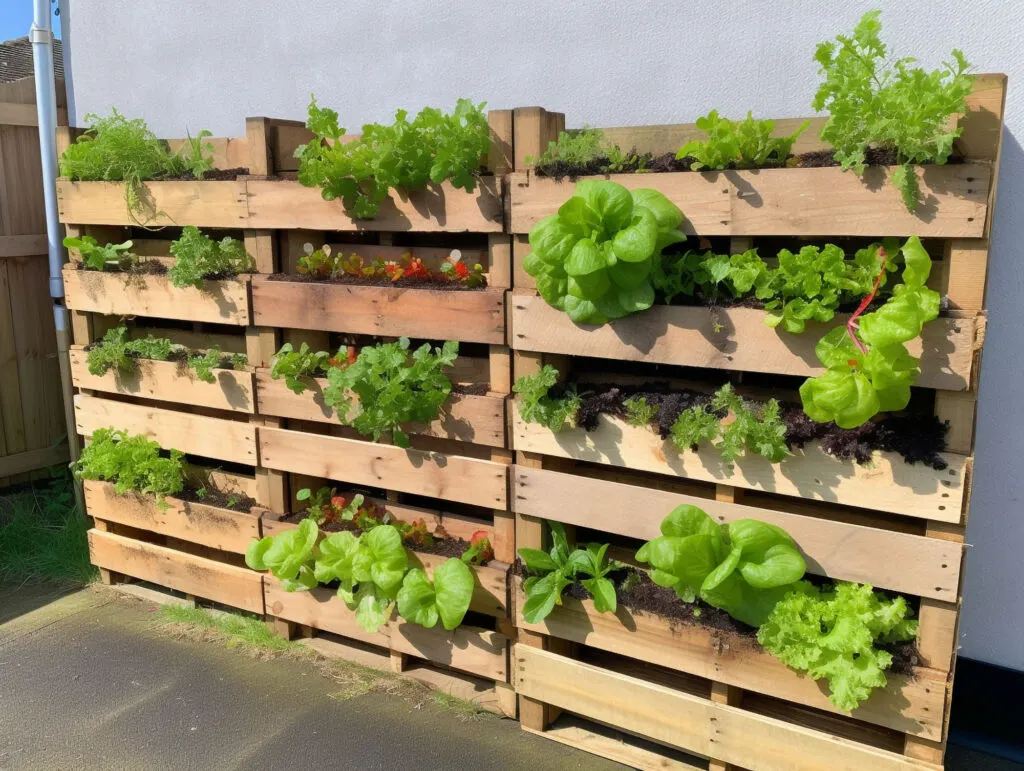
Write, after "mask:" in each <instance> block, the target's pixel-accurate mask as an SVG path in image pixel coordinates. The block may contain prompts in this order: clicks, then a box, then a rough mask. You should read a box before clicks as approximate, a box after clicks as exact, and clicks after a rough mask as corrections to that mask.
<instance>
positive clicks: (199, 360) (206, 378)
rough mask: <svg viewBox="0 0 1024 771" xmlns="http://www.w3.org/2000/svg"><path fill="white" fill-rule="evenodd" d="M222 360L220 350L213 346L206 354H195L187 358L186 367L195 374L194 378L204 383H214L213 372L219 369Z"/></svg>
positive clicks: (215, 379)
mask: <svg viewBox="0 0 1024 771" xmlns="http://www.w3.org/2000/svg"><path fill="white" fill-rule="evenodd" d="M223 358H224V357H223V356H222V355H221V352H220V348H218V347H217V346H213V348H210V349H209V350H207V351H206V353H197V354H193V355H192V356H189V357H188V366H189V367H190V368H191V369H192V370H193V371H194V372H195V373H196V377H197V378H199V379H200V380H202V381H203V382H204V383H216V382H217V378H216V376H214V374H213V370H214V369H217V368H219V367H220V362H221V359H223Z"/></svg>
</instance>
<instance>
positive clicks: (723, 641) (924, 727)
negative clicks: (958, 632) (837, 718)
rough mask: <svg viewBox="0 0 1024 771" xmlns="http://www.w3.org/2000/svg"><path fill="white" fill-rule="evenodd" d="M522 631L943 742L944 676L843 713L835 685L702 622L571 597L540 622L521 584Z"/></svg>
mask: <svg viewBox="0 0 1024 771" xmlns="http://www.w3.org/2000/svg"><path fill="white" fill-rule="evenodd" d="M515 584H516V588H515V592H516V600H515V606H516V608H517V613H516V626H517V627H519V628H520V629H528V630H530V631H532V632H539V633H542V634H546V635H551V636H552V637H557V638H559V639H561V640H569V641H572V642H575V643H580V644H582V645H587V646H589V647H591V648H598V649H600V650H604V651H609V652H611V653H616V654H619V655H622V656H628V657H630V658H633V659H637V660H638V661H644V662H647V663H650V664H654V665H657V666H662V667H668V668H670V669H674V670H677V671H680V672H686V673H688V674H691V675H696V676H698V677H705V678H708V679H711V680H713V681H714V682H716V683H720V684H722V685H726V686H731V687H733V688H740V689H743V690H745V691H756V692H758V693H763V694H766V695H769V696H772V697H773V698H777V699H785V700H787V701H792V702H795V703H797V704H803V705H806V706H808V707H813V708H815V709H820V710H824V711H826V712H832V713H837V714H843V715H847V716H850V717H854V718H856V719H858V720H863V721H865V722H868V723H872V724H873V725H881V726H885V727H886V728H891V729H893V730H896V731H900V732H902V733H907V734H913V735H915V736H922V737H925V738H928V739H932V740H938V739H939V738H941V736H942V731H943V713H944V707H945V700H946V696H947V693H946V683H945V677H944V675H943V674H942V673H941V672H937V671H933V670H926V669H918V670H916V671H915V674H914V675H913V676H908V675H897V674H892V673H890V674H888V675H887V676H886V679H887V680H888V683H887V684H886V686H885V687H884V688H877V689H875V690H874V691H873V692H872V694H871V697H870V698H869V699H867V700H866V701H864V702H862V703H861V705H860V706H859V707H858V708H857V709H856V710H854V711H853V712H846V711H843V710H840V709H839V708H837V707H836V706H834V705H833V704H832V702H831V701H829V699H828V686H827V684H826V683H824V682H818V681H815V680H811V679H810V678H808V677H806V676H805V675H804V674H802V673H799V672H796V671H795V670H792V669H790V668H789V667H787V666H786V665H785V664H783V663H782V662H781V661H779V660H778V659H777V658H775V657H774V656H772V655H771V654H770V653H768V652H766V651H765V650H764V649H762V648H761V647H760V646H759V645H758V644H757V642H756V640H755V639H754V638H752V637H749V638H745V637H741V636H739V635H735V634H729V633H726V632H721V631H720V630H715V629H710V628H708V627H703V626H700V625H697V624H692V623H691V624H687V623H684V622H680V621H676V620H673V619H667V618H660V617H658V616H654V615H650V614H647V613H634V612H631V611H630V610H628V609H627V608H625V607H622V606H620V607H619V608H618V609H617V610H616V612H615V613H599V612H598V611H597V610H595V609H594V604H593V602H591V601H590V600H585V601H581V600H577V599H574V598H572V597H565V598H563V600H562V605H561V606H558V607H556V608H555V609H554V610H553V611H552V612H551V614H550V615H549V616H548V617H547V618H546V619H545V620H544V621H543V622H541V623H539V624H531V623H528V622H527V621H526V620H525V619H524V618H523V617H522V614H521V613H520V612H519V608H521V607H522V605H523V603H524V602H525V600H526V598H525V595H524V594H523V593H522V588H521V585H520V581H519V580H516V581H515Z"/></svg>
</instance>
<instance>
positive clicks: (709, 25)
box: [61, 0, 1024, 669]
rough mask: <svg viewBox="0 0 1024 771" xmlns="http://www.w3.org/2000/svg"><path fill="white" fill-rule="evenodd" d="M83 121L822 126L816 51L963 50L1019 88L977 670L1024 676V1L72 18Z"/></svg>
mask: <svg viewBox="0 0 1024 771" xmlns="http://www.w3.org/2000/svg"><path fill="white" fill-rule="evenodd" d="M61 6H62V19H63V24H64V25H65V27H64V30H65V34H64V40H65V60H66V62H67V66H68V69H69V73H70V84H71V87H72V94H71V95H72V97H73V113H72V118H73V119H76V120H78V122H79V123H81V118H82V116H84V115H85V114H86V113H87V112H90V111H99V112H103V113H106V112H108V111H109V109H110V107H111V106H114V105H116V106H117V107H118V108H119V109H121V110H122V111H123V112H125V113H126V114H128V115H131V116H142V117H144V118H145V119H146V120H147V121H148V122H149V125H150V126H151V127H152V128H153V130H154V131H156V133H157V134H158V135H160V136H181V135H182V134H183V132H184V129H185V128H186V127H187V128H188V129H190V130H192V131H193V132H194V131H195V130H196V129H199V128H208V129H210V130H212V131H213V133H214V134H215V135H217V136H238V135H241V134H242V133H243V132H244V118H245V117H246V116H248V115H268V116H273V117H286V118H304V117H305V108H306V105H307V104H308V101H309V95H310V93H311V92H315V93H316V94H317V96H318V98H319V99H320V102H321V104H324V105H329V106H331V107H334V108H335V109H337V110H338V111H339V113H340V115H341V119H342V124H343V125H347V126H350V127H354V126H359V125H361V124H362V123H364V122H367V121H374V120H382V121H383V120H387V119H389V118H390V117H391V116H392V114H393V112H394V110H395V109H396V108H400V107H401V108H406V109H408V110H410V111H415V110H417V109H419V108H420V107H422V106H423V105H428V104H429V105H435V106H439V107H446V108H447V107H450V106H451V105H452V104H453V103H454V101H455V100H456V99H457V98H458V97H461V96H466V97H470V98H473V99H474V100H477V101H482V100H486V101H487V102H488V103H489V105H490V106H491V107H495V108H503V107H515V106H522V105H534V104H539V105H542V106H544V107H546V108H548V109H552V110H558V111H562V112H565V114H566V117H567V121H568V123H569V125H570V126H579V125H582V124H585V123H588V124H591V125H598V126H601V125H604V126H611V125H631V124H633V125H641V124H650V123H677V122H690V121H693V120H694V119H696V118H697V117H698V116H699V115H701V114H703V113H705V112H707V111H708V110H710V109H712V108H718V110H719V111H720V112H722V113H723V114H726V115H730V116H739V115H742V114H745V112H746V111H747V110H748V109H751V110H753V111H754V113H755V115H759V116H762V117H778V116H783V117H787V116H789V117H791V116H802V115H808V114H810V106H809V105H810V101H811V98H812V95H813V93H814V90H815V87H816V85H817V82H818V78H817V74H816V66H815V64H814V62H813V61H812V55H813V53H814V47H815V45H816V44H817V43H818V42H820V41H823V40H826V39H829V38H832V37H833V36H834V35H836V34H837V33H840V32H847V31H850V30H852V28H853V26H854V24H855V23H856V21H857V19H858V18H859V17H860V14H861V13H862V12H864V11H866V10H870V9H871V8H877V7H881V8H882V9H883V15H882V21H883V24H884V26H885V30H884V37H885V39H886V41H887V42H889V43H890V46H891V48H890V51H892V52H894V53H896V54H897V55H910V54H913V55H916V56H917V57H918V58H919V59H921V60H922V61H923V62H924V63H925V64H926V65H928V66H935V65H937V64H938V63H939V62H940V61H941V60H942V59H943V58H944V57H946V56H947V54H948V52H949V50H950V49H951V48H953V47H954V46H956V47H960V48H962V49H963V50H964V52H965V54H966V55H967V58H968V60H969V61H970V62H971V63H972V64H973V65H974V66H975V69H976V71H978V72H1005V73H1007V74H1008V75H1009V76H1010V86H1009V89H1010V90H1009V94H1010V96H1009V100H1008V103H1007V109H1006V135H1005V137H1004V146H1003V162H1002V168H1001V174H1000V179H999V182H1000V190H999V203H998V208H997V213H996V220H995V222H996V224H995V233H994V243H993V249H992V263H991V268H990V273H989V281H988V287H989V314H990V315H989V325H988V335H987V339H986V346H985V363H984V368H983V375H982V393H981V409H980V425H979V428H978V436H977V461H976V464H975V484H974V504H973V506H972V511H971V520H970V526H969V529H968V539H969V541H970V543H971V544H973V547H974V548H973V549H972V550H971V551H970V554H969V560H968V571H967V579H966V589H965V605H964V620H963V625H962V632H963V639H962V646H963V647H962V653H963V654H964V655H967V656H971V657H973V658H978V659H982V660H985V661H989V662H993V663H998V664H1002V665H1005V666H1010V667H1014V668H1017V669H1024V602H1022V600H1021V579H1022V576H1024V571H1022V568H1021V563H1022V559H1021V555H1022V554H1024V512H1022V511H1021V504H1020V499H1021V494H1022V477H1024V462H1022V461H1024V410H1022V409H1021V405H1022V404H1024V377H1021V374H1020V372H1021V365H1020V359H1019V358H1018V357H1019V356H1020V355H1021V352H1022V348H1024V316H1022V314H1021V313H1020V307H1021V304H1022V300H1024V259H1021V256H1020V249H1021V247H1020V245H1021V244H1022V243H1024V216H1022V215H1024V211H1022V208H1024V207H1022V196H1024V181H1022V180H1024V152H1022V150H1021V146H1020V144H1019V142H1018V139H1017V136H1018V135H1021V134H1024V97H1020V96H1019V95H1018V94H1019V93H1020V92H1019V91H1018V89H1022V88H1024V53H1022V50H1021V37H1020V30H1021V25H1020V17H1021V12H1022V11H1024V2H1022V0H975V2H972V3H970V4H969V5H967V6H965V5H963V4H959V3H941V2H935V0H900V1H899V2H896V1H895V0H874V1H867V2H865V0H852V2H843V3H839V2H835V0H832V2H829V1H828V0H788V2H778V1H777V0H776V1H775V2H769V1H768V0H742V1H736V0H732V1H730V0H717V1H716V0H690V2H686V3H681V2H672V0H648V2H640V3H622V2H613V1H612V0H591V1H590V2H584V1H582V0H563V1H562V2H555V3H552V2H549V1H547V0H512V1H511V2H509V1H506V2H503V3H498V2H479V1H478V0H477V1H473V0H433V2H413V1H412V0H349V1H348V2H345V3H342V2H337V0H333V1H332V0H291V1H290V2H282V0H218V1H217V2H212V3H211V2H208V1H207V0H203V1H202V2H200V1H199V0H148V1H147V2H139V1H138V0H61Z"/></svg>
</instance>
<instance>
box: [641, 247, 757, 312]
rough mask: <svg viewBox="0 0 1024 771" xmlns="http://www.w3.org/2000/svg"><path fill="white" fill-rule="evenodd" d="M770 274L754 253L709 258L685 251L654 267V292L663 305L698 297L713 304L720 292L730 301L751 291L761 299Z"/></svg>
mask: <svg viewBox="0 0 1024 771" xmlns="http://www.w3.org/2000/svg"><path fill="white" fill-rule="evenodd" d="M769 279H770V270H769V268H768V265H767V263H765V261H764V260H762V259H761V258H760V257H759V256H758V254H757V249H749V250H747V251H745V252H741V253H739V254H733V255H728V254H713V253H712V252H704V253H701V252H695V251H691V250H688V251H686V252H682V253H680V254H673V255H666V256H663V257H662V259H661V260H660V261H658V262H657V263H656V264H655V266H654V271H653V273H652V281H653V283H654V288H655V289H657V290H658V291H659V292H661V293H662V295H663V296H664V301H665V303H671V302H672V300H673V299H674V298H675V297H677V296H678V295H685V296H687V297H700V298H702V299H705V300H707V301H709V302H713V303H714V302H717V301H718V299H719V297H720V296H721V292H722V289H723V288H724V289H725V291H727V292H728V293H729V296H731V297H733V298H738V297H743V296H744V295H746V294H748V293H749V292H751V291H754V292H756V294H757V296H758V298H760V299H764V297H765V296H770V295H765V291H766V287H767V286H768V283H769Z"/></svg>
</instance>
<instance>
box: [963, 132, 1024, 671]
mask: <svg viewBox="0 0 1024 771" xmlns="http://www.w3.org/2000/svg"><path fill="white" fill-rule="evenodd" d="M994 222H995V225H994V228H993V238H992V246H991V252H990V254H991V256H990V261H989V275H988V290H987V295H986V305H987V308H988V327H987V330H986V334H985V349H984V355H983V357H982V367H981V388H980V396H979V398H980V402H979V407H978V424H977V434H976V443H975V464H974V486H973V500H972V503H971V512H970V520H969V524H968V528H967V542H968V543H970V544H972V545H973V547H974V548H972V549H971V550H969V559H968V561H967V570H966V576H967V577H966V582H965V585H964V594H965V596H966V600H965V602H964V606H963V608H964V610H963V621H962V623H961V626H960V629H961V645H962V646H963V654H964V655H965V656H969V657H971V658H977V659H982V660H985V661H991V662H993V663H997V664H1001V665H1003V666H1006V667H1011V668H1014V669H1024V647H1022V646H1018V647H1017V649H1016V650H1017V653H1016V654H1015V655H1016V658H1015V659H1009V660H1008V659H1006V651H1007V646H1006V644H1005V641H1006V634H1007V632H1008V631H1009V630H1008V629H1007V624H1008V623H1009V624H1013V623H1015V624H1016V629H1015V633H1014V635H1013V636H1014V637H1016V638H1017V639H1021V637H1022V636H1024V616H1022V615H1021V614H1019V613H1017V611H1016V610H1015V609H1017V610H1019V608H1020V605H1019V594H1018V586H1019V583H1020V581H1019V576H1020V573H1019V571H1020V567H1019V566H1020V555H1021V553H1024V516H1021V511H1020V501H1021V499H1022V497H1024V489H1022V488H1021V486H1020V485H1021V483H1020V479H1021V475H1020V470H1021V458H1022V457H1024V413H1022V412H1021V410H1020V409H1019V408H1018V407H1019V405H1020V404H1022V403H1024V378H1022V377H1021V360H1022V355H1021V354H1022V352H1024V314H1022V313H1021V306H1022V302H1024V259H1022V256H1021V253H1020V250H1021V244H1022V243H1024V149H1022V148H1021V145H1020V142H1019V141H1018V140H1017V138H1016V137H1015V136H1013V134H1011V133H1010V132H1009V131H1008V130H1006V129H1004V133H1003V148H1002V159H1001V163H1000V166H999V189H998V192H997V201H996V212H995V220H994ZM1013 566H1016V567H1013ZM1012 573H1017V576H1018V578H1017V579H1014V577H1013V575H1012ZM1008 613H1011V614H1014V615H1015V619H1016V620H1015V621H1008V620H1007V614H1008ZM1000 652H1001V653H1002V655H1000Z"/></svg>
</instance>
